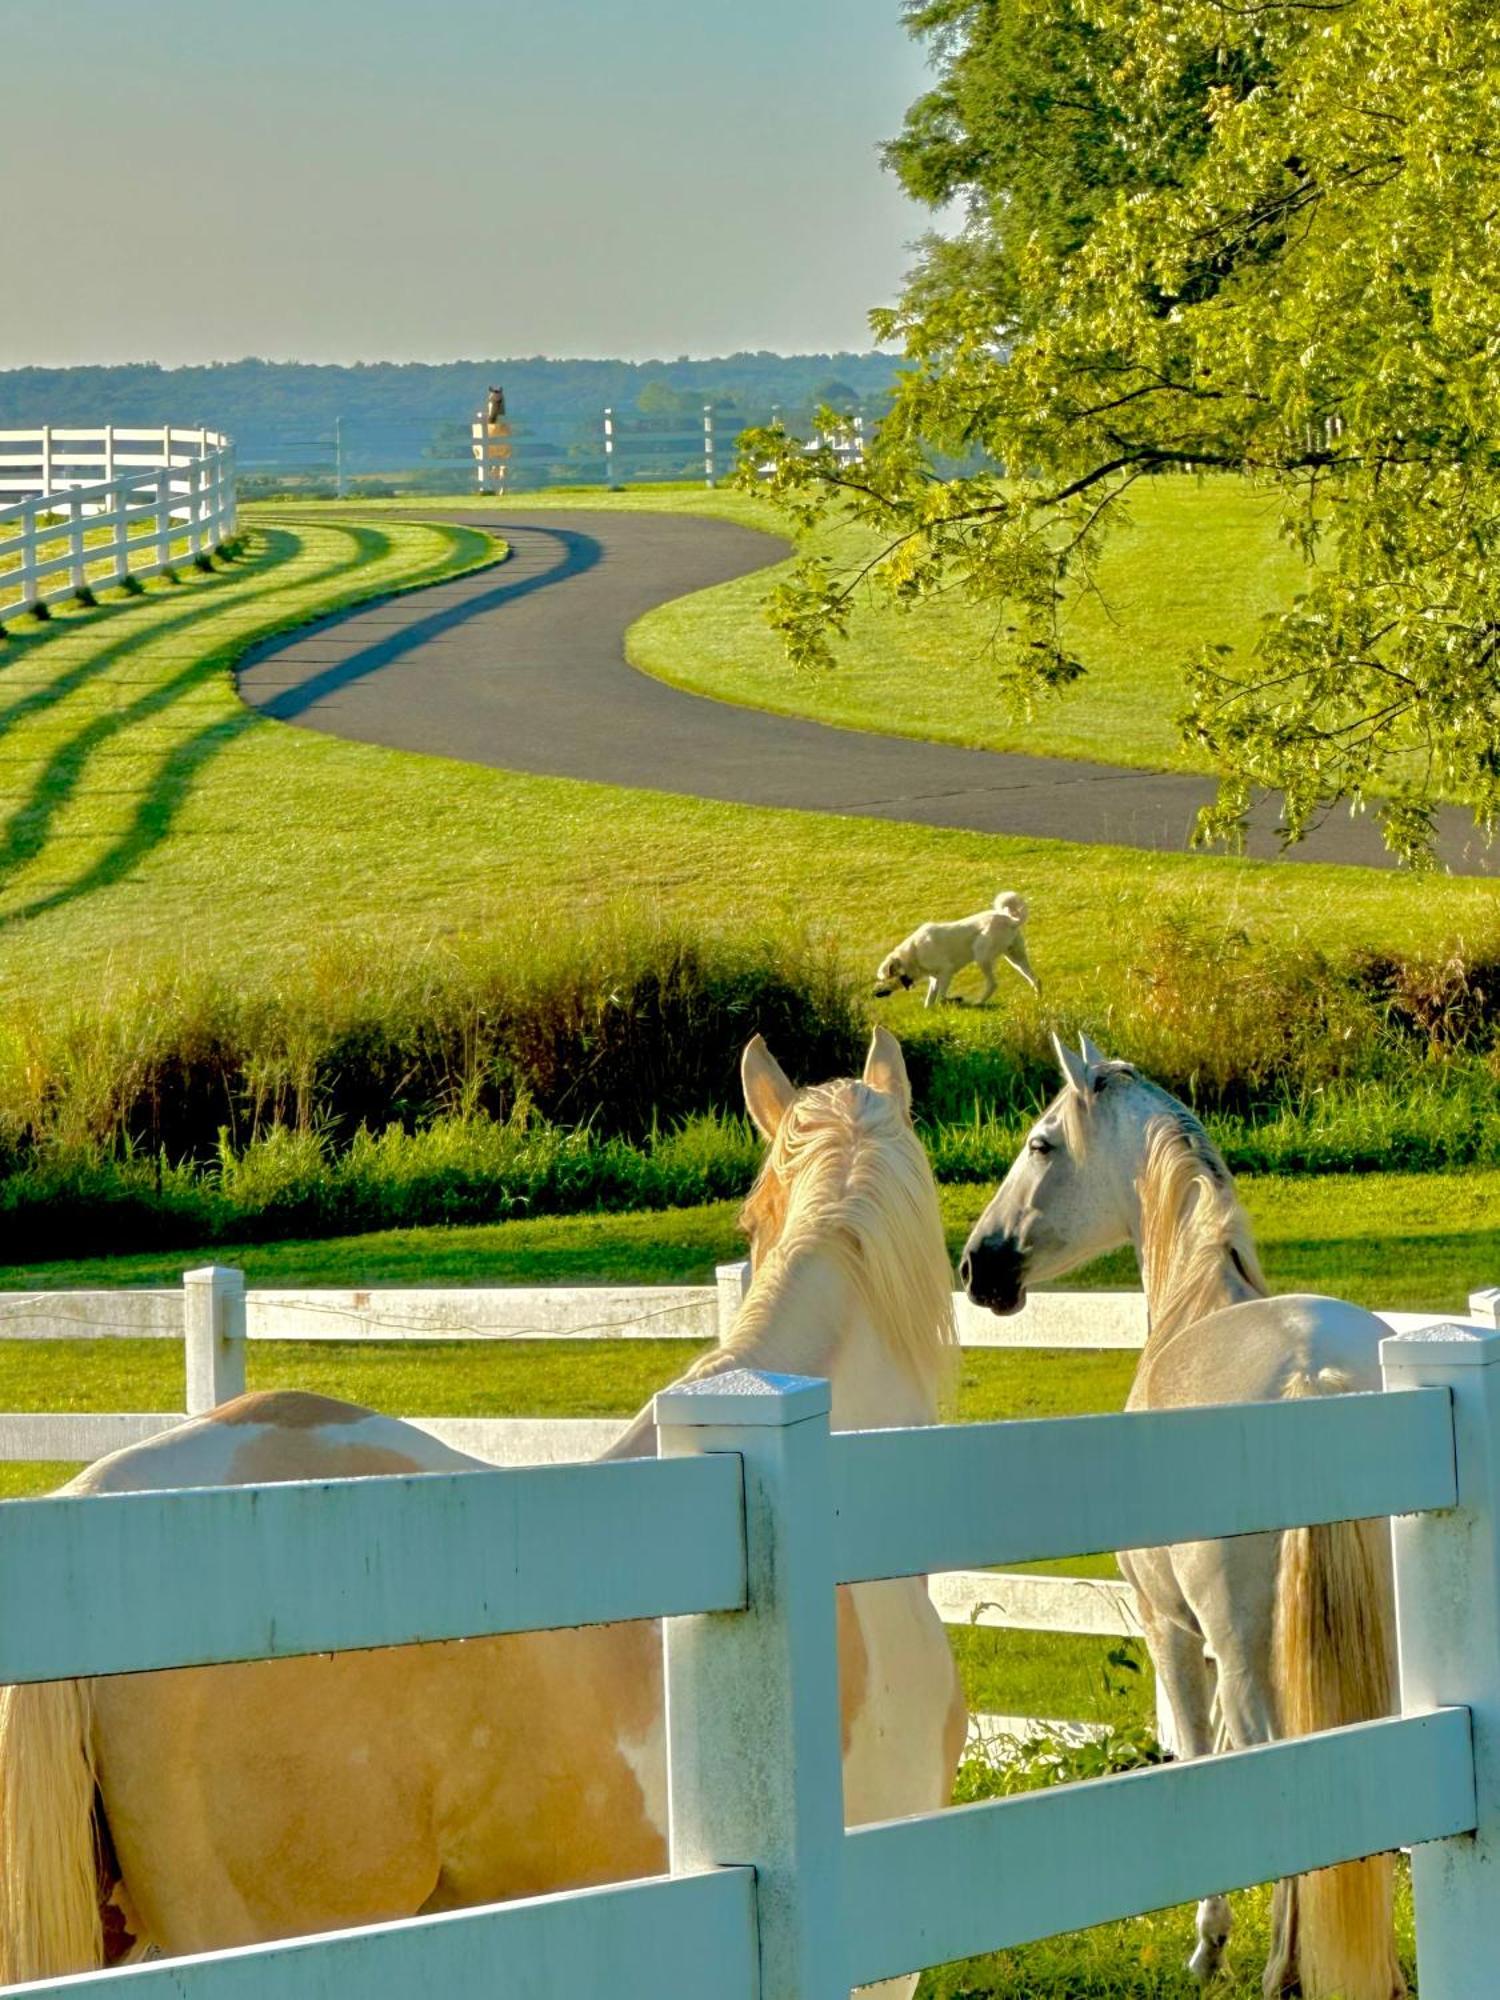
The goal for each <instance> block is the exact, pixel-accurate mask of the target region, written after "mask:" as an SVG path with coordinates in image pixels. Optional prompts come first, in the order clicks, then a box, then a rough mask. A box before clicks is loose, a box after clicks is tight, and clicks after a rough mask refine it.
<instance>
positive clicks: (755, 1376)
mask: <svg viewBox="0 0 1500 2000" xmlns="http://www.w3.org/2000/svg"><path fill="white" fill-rule="evenodd" d="M832 1408H833V1396H832V1392H831V1391H830V1389H829V1386H828V1384H827V1383H826V1382H825V1381H823V1380H821V1378H819V1377H817V1376H814V1375H772V1374H768V1373H764V1372H762V1371H761V1370H759V1369H756V1368H732V1369H729V1370H728V1371H727V1372H726V1373H724V1374H723V1375H706V1376H704V1377H703V1378H702V1379H701V1380H699V1381H697V1382H679V1383H677V1384H676V1386H675V1387H674V1388H671V1389H662V1390H660V1391H659V1392H658V1394H657V1396H656V1399H655V1401H654V1403H653V1405H652V1411H653V1414H654V1416H655V1418H656V1422H657V1424H658V1425H663V1424H686V1425H693V1426H698V1427H706V1426H709V1425H716V1424H736V1425H738V1424H758V1425H782V1424H800V1423H803V1422H804V1421H805V1420H806V1419H807V1418H809V1417H826V1416H827V1415H828V1413H829V1411H830V1410H831V1409H832Z"/></svg>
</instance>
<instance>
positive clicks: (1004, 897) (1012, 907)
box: [994, 889, 1030, 924]
mask: <svg viewBox="0 0 1500 2000" xmlns="http://www.w3.org/2000/svg"><path fill="white" fill-rule="evenodd" d="M994 907H995V908H996V909H997V910H998V911H999V912H1000V914H1001V916H1002V917H1009V918H1010V920H1011V922H1012V923H1015V924H1024V923H1025V921H1026V918H1027V916H1028V915H1029V913H1030V906H1029V905H1028V903H1027V901H1026V898H1025V897H1024V896H1018V895H1017V894H1016V892H1015V890H1014V889H1002V890H1001V891H1000V894H999V895H998V896H997V897H996V898H995V902H994Z"/></svg>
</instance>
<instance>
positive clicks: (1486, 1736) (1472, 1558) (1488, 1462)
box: [1380, 1326, 1500, 2000]
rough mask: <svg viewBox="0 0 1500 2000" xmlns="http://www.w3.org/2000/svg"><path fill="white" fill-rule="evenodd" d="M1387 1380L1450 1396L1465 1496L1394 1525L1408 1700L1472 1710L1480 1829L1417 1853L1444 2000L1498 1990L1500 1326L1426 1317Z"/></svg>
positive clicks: (1482, 1997) (1422, 1915) (1396, 1344)
mask: <svg viewBox="0 0 1500 2000" xmlns="http://www.w3.org/2000/svg"><path fill="white" fill-rule="evenodd" d="M1380 1358H1381V1364H1382V1368H1383V1370H1384V1374H1385V1383H1386V1387H1387V1388H1388V1389H1416V1388H1445V1389H1447V1390H1448V1392H1449V1394H1450V1395H1451V1396H1452V1398H1453V1438H1454V1450H1455V1456H1456V1461H1457V1474H1458V1506H1457V1507H1456V1508H1454V1509H1452V1510H1451V1511H1449V1512H1447V1513H1441V1514H1412V1515H1404V1516H1401V1517H1398V1518H1397V1520H1396V1521H1395V1523H1394V1541H1395V1554H1396V1610H1397V1624H1398V1629H1399V1634H1400V1647H1401V1704H1402V1707H1403V1708H1404V1709H1406V1710H1408V1711H1410V1710H1412V1709H1423V1708H1429V1707H1434V1706H1438V1705H1448V1704H1452V1705H1455V1706H1457V1705H1463V1706H1466V1707H1467V1708H1468V1710H1469V1712H1470V1715H1471V1717H1472V1721H1473V1740H1474V1781H1475V1789H1476V1794H1477V1799H1476V1806H1477V1817H1476V1828H1477V1830H1476V1831H1475V1832H1474V1833H1472V1834H1458V1835H1455V1836H1454V1837H1453V1838H1451V1839H1448V1840H1440V1841H1434V1842H1431V1843H1429V1844H1426V1845H1422V1846H1419V1847H1415V1848H1413V1850H1412V1886H1413V1889H1414V1892H1415V1896H1416V1910H1417V1975H1418V1980H1419V1983H1420V1985H1421V1989H1422V1991H1423V1992H1424V1993H1430V1994H1433V1995H1435V1996H1437V2000H1491V1996H1493V1995H1494V1994H1495V1993H1497V1992H1500V1927H1497V1926H1496V1923H1495V1893H1496V1883H1497V1869H1500V1333H1484V1332H1476V1331H1475V1330H1474V1329H1473V1328H1472V1327H1466V1326H1431V1327H1424V1328H1422V1329H1421V1331H1420V1332H1417V1333H1403V1334H1395V1335H1392V1336H1391V1338H1390V1339H1388V1340H1383V1341H1382V1342H1381V1343H1380Z"/></svg>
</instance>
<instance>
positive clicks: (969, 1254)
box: [958, 1236, 1026, 1317]
mask: <svg viewBox="0 0 1500 2000" xmlns="http://www.w3.org/2000/svg"><path fill="white" fill-rule="evenodd" d="M958 1275H959V1277H960V1279H961V1280H962V1282H963V1288H964V1290H965V1291H966V1292H967V1293H968V1295H969V1297H970V1298H971V1299H972V1300H973V1302H974V1304H975V1305H976V1306H983V1307H984V1308H985V1310H986V1311H987V1312H992V1313H999V1314H1000V1315H1001V1316H1002V1317H1003V1316H1004V1315H1005V1314H1007V1313H1013V1312H1019V1311H1020V1310H1021V1308H1022V1306H1023V1305H1025V1303H1026V1259H1025V1258H1024V1257H1023V1256H1022V1254H1021V1252H1020V1250H1019V1249H1018V1248H1017V1246H1016V1245H1015V1243H1013V1242H1012V1241H1011V1239H1010V1238H1009V1237H1008V1236H990V1237H981V1239H980V1240H979V1241H978V1242H977V1243H974V1242H971V1243H970V1244H969V1246H968V1248H967V1249H966V1250H965V1251H964V1254H963V1261H962V1262H961V1263H960V1264H959V1267H958Z"/></svg>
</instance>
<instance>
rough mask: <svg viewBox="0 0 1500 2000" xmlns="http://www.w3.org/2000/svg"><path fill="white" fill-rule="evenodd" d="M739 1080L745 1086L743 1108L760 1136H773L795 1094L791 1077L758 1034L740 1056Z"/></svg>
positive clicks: (767, 1137)
mask: <svg viewBox="0 0 1500 2000" xmlns="http://www.w3.org/2000/svg"><path fill="white" fill-rule="evenodd" d="M740 1082H741V1083H742V1084H743V1085H744V1087H745V1109H746V1110H747V1111H748V1112H749V1113H750V1116H751V1117H752V1118H753V1119H754V1121H755V1127H756V1130H757V1131H758V1132H759V1133H760V1136H761V1137H762V1138H763V1139H768V1140H769V1139H774V1138H775V1137H776V1134H777V1132H778V1131H779V1130H780V1127H781V1121H782V1119H783V1118H784V1117H785V1116H786V1113H787V1107H788V1106H789V1105H790V1103H791V1101H792V1099H793V1098H794V1097H795V1096H796V1095H797V1092H796V1090H795V1089H794V1087H793V1085H792V1080H791V1078H790V1077H789V1076H788V1075H787V1073H786V1071H785V1070H784V1069H783V1068H782V1067H781V1064H780V1063H779V1062H777V1060H776V1058H775V1056H773V1055H772V1053H771V1051H770V1050H769V1049H768V1048H767V1047H766V1044H765V1041H764V1039H763V1037H762V1036H760V1035H753V1036H752V1037H751V1039H750V1040H749V1041H748V1042H746V1044H745V1053H744V1054H743V1055H742V1056H741V1057H740Z"/></svg>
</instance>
